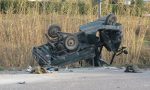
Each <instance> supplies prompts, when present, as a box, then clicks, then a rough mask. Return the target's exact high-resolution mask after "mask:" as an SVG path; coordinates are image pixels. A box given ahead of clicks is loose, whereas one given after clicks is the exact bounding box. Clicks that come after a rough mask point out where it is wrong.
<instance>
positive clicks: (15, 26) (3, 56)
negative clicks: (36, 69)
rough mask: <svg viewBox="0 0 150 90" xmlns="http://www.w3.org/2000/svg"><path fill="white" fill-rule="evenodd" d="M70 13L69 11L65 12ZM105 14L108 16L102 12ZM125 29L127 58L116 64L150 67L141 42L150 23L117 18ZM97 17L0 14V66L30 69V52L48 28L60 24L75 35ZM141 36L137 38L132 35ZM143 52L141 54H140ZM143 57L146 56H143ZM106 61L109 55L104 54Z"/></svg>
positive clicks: (134, 18) (31, 60) (41, 39)
mask: <svg viewBox="0 0 150 90" xmlns="http://www.w3.org/2000/svg"><path fill="white" fill-rule="evenodd" d="M68 12H69V11H68ZM105 12H106V13H108V12H109V10H108V11H105ZM117 17H118V21H119V22H120V23H122V24H123V26H124V40H123V44H122V45H123V46H127V48H128V51H129V54H128V55H121V56H119V57H117V61H116V64H128V63H132V64H140V65H141V64H150V61H149V60H150V59H149V57H148V59H146V60H144V62H146V63H143V61H142V60H141V59H139V58H140V57H141V51H142V45H143V40H144V37H145V33H146V31H147V30H148V25H150V19H149V18H146V17H135V16H129V15H126V16H119V15H118V16H117ZM96 18H97V15H91V14H89V15H70V14H66V15H63V14H62V15H61V14H58V13H50V14H44V13H42V14H39V13H38V12H37V11H36V8H35V9H32V10H31V11H30V12H29V13H27V14H13V13H12V12H11V10H10V12H8V13H7V14H0V37H1V38H0V66H5V67H14V66H15V67H26V66H27V65H33V64H34V60H33V58H32V54H31V50H32V47H33V46H38V45H40V44H43V43H45V42H46V39H45V37H44V33H46V29H47V27H48V26H49V25H50V24H59V25H60V26H61V27H62V30H63V31H64V32H71V33H73V32H77V31H78V30H79V26H80V25H82V24H85V23H87V22H90V21H93V20H96ZM136 31H138V32H140V33H139V34H138V35H136V34H135V32H136ZM142 52H143V51H142ZM143 53H145V52H143ZM103 56H104V58H105V59H110V53H108V52H106V51H104V52H103Z"/></svg>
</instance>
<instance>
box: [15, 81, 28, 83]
mask: <svg viewBox="0 0 150 90" xmlns="http://www.w3.org/2000/svg"><path fill="white" fill-rule="evenodd" d="M17 84H26V82H25V81H23V82H18V83H17Z"/></svg>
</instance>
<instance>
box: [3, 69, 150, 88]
mask: <svg viewBox="0 0 150 90" xmlns="http://www.w3.org/2000/svg"><path fill="white" fill-rule="evenodd" d="M0 90H150V71H149V70H143V71H142V73H124V70H123V69H116V68H78V69H71V70H67V71H66V70H61V71H59V72H53V73H49V74H40V75H38V74H26V73H20V72H16V73H15V72H13V73H1V74H0Z"/></svg>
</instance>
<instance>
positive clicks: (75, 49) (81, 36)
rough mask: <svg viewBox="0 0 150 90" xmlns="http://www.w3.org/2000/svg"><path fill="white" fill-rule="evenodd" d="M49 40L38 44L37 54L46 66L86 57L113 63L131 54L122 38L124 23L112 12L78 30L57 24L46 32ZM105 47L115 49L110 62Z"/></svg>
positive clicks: (86, 58) (98, 61) (97, 64)
mask: <svg viewBox="0 0 150 90" xmlns="http://www.w3.org/2000/svg"><path fill="white" fill-rule="evenodd" d="M45 35H46V37H47V39H48V42H47V43H46V44H44V45H41V46H38V47H34V48H33V50H32V54H33V57H34V58H35V60H36V61H37V62H38V64H39V65H40V66H42V67H45V66H63V65H66V64H71V63H74V62H77V61H81V60H86V61H87V62H89V63H91V64H94V65H95V66H99V65H103V64H108V65H110V64H112V62H113V60H114V57H115V56H117V55H120V54H121V53H125V54H127V51H126V50H125V47H120V45H121V41H122V25H121V24H120V23H117V18H116V16H115V15H114V14H109V15H107V16H105V17H102V18H100V19H98V20H96V21H94V22H90V23H87V24H85V25H81V26H80V28H79V32H77V33H73V34H71V33H65V32H62V31H61V28H60V27H59V26H57V25H51V26H50V27H49V29H48V33H47V34H45ZM103 47H105V48H106V49H107V50H108V51H110V52H113V56H112V59H111V61H110V63H106V62H105V61H104V60H103V59H102V57H101V53H102V50H103Z"/></svg>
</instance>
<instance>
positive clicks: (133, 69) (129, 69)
mask: <svg viewBox="0 0 150 90" xmlns="http://www.w3.org/2000/svg"><path fill="white" fill-rule="evenodd" d="M124 72H129V73H142V72H141V71H140V69H139V68H138V67H137V66H135V65H128V66H127V67H126V69H125V71H124Z"/></svg>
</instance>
